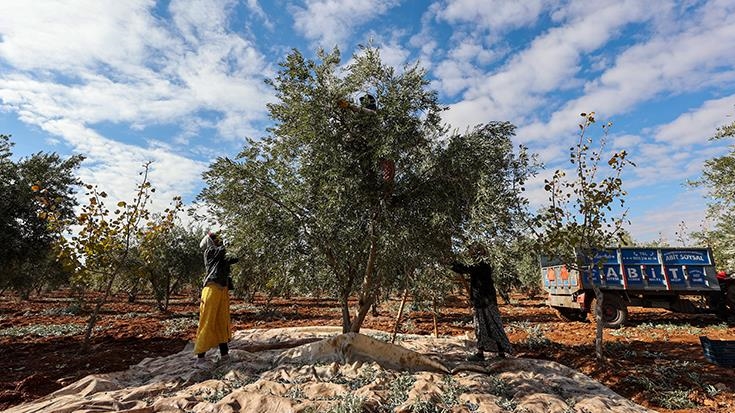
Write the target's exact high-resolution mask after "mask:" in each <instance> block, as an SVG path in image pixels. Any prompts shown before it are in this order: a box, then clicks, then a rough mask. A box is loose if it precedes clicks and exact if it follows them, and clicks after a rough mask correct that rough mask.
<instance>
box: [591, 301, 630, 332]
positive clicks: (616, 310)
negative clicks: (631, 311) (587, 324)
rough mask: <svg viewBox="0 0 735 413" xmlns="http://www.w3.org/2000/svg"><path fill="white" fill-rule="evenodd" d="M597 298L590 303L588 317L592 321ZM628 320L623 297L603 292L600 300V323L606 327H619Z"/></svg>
mask: <svg viewBox="0 0 735 413" xmlns="http://www.w3.org/2000/svg"><path fill="white" fill-rule="evenodd" d="M596 306H597V299H592V302H591V303H590V311H589V317H590V321H592V322H593V323H594V322H595V321H596V320H595V307H596ZM627 321H628V306H626V305H625V302H624V301H623V299H622V298H621V297H620V296H618V295H616V294H605V296H604V298H603V300H602V323H603V326H604V327H606V328H620V327H621V326H622V325H623V324H625V323H626V322H627Z"/></svg>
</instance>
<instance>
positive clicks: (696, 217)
mask: <svg viewBox="0 0 735 413" xmlns="http://www.w3.org/2000/svg"><path fill="white" fill-rule="evenodd" d="M657 198H658V199H649V202H647V204H648V206H649V208H645V205H646V202H639V205H641V209H642V210H643V212H641V213H639V214H635V215H633V216H631V217H630V220H631V224H632V225H631V226H630V228H628V230H629V231H630V233H631V235H633V238H634V239H635V240H637V241H641V242H645V241H653V240H656V239H658V238H659V234H660V235H662V236H663V238H664V239H665V240H668V241H669V243H672V244H673V243H674V241H675V240H676V234H675V233H676V232H677V230H678V229H679V228H678V225H679V224H680V223H681V222H682V221H684V223H685V224H686V227H687V228H688V229H689V232H691V231H697V230H699V229H700V227H701V225H702V223H703V222H704V219H705V216H704V204H705V199H704V195H703V194H702V193H701V192H699V191H679V192H678V193H677V195H676V196H675V197H672V196H666V197H663V196H659V197H657Z"/></svg>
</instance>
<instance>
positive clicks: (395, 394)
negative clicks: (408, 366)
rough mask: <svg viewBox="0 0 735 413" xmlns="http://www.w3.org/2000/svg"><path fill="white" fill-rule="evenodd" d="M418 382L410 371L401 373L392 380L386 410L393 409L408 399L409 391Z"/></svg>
mask: <svg viewBox="0 0 735 413" xmlns="http://www.w3.org/2000/svg"><path fill="white" fill-rule="evenodd" d="M414 383H416V378H415V377H414V376H413V375H411V374H409V373H401V374H400V375H399V376H397V377H396V378H395V379H394V380H393V381H391V382H390V386H389V388H388V397H387V400H386V405H385V406H384V407H385V410H387V411H393V409H395V408H396V407H397V406H399V405H401V404H403V402H405V401H406V400H408V392H409V391H410V390H411V388H413V385H414Z"/></svg>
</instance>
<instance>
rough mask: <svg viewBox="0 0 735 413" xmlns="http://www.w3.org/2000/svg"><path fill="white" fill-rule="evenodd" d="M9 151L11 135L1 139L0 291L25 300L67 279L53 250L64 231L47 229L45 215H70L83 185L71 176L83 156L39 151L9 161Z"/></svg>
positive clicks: (47, 223)
mask: <svg viewBox="0 0 735 413" xmlns="http://www.w3.org/2000/svg"><path fill="white" fill-rule="evenodd" d="M12 146H13V143H12V142H11V140H10V136H8V135H0V244H1V245H2V246H3V247H2V249H0V290H4V289H7V288H11V289H13V290H14V291H15V292H17V293H18V294H19V296H20V297H21V298H28V296H29V295H30V293H31V291H33V290H34V289H35V290H38V291H40V290H41V289H42V288H44V287H47V288H55V287H57V286H59V285H61V284H64V283H65V282H66V281H67V279H68V277H69V269H68V268H66V267H64V266H63V265H61V264H60V263H59V262H57V260H56V256H55V253H54V249H53V245H54V242H55V240H56V239H58V238H59V237H60V233H61V230H63V228H61V227H59V226H58V225H56V224H54V225H50V222H49V216H48V215H47V214H48V210H49V209H52V210H53V215H52V216H51V218H57V219H66V218H69V217H70V216H72V214H73V208H74V206H75V205H76V201H75V197H74V193H75V188H76V186H78V185H79V184H80V183H81V182H80V180H79V179H78V178H77V177H76V176H75V171H76V169H77V168H78V167H79V165H80V164H81V162H82V161H83V160H84V157H83V156H81V155H76V156H71V157H69V158H68V159H62V158H61V157H60V156H59V155H57V154H55V153H44V152H38V153H35V154H33V155H31V156H30V157H27V158H22V159H20V160H18V161H13V159H12Z"/></svg>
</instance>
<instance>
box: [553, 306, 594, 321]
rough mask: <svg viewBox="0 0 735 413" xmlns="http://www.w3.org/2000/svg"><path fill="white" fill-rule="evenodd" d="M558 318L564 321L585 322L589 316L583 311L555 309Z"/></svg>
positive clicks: (563, 308)
mask: <svg viewBox="0 0 735 413" xmlns="http://www.w3.org/2000/svg"><path fill="white" fill-rule="evenodd" d="M554 310H556V316H557V317H559V319H560V320H562V321H584V320H585V318H586V317H587V315H586V314H585V313H584V312H583V311H582V310H577V309H574V308H566V307H554Z"/></svg>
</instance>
